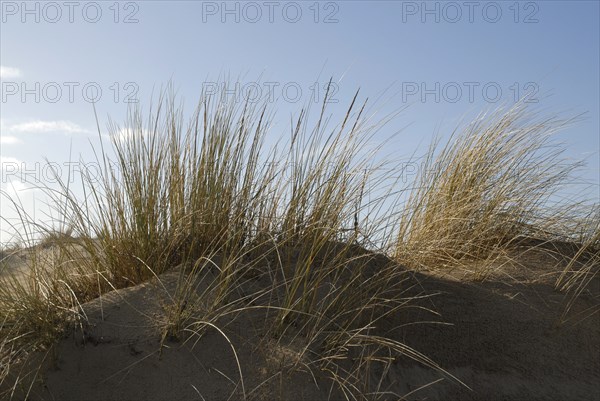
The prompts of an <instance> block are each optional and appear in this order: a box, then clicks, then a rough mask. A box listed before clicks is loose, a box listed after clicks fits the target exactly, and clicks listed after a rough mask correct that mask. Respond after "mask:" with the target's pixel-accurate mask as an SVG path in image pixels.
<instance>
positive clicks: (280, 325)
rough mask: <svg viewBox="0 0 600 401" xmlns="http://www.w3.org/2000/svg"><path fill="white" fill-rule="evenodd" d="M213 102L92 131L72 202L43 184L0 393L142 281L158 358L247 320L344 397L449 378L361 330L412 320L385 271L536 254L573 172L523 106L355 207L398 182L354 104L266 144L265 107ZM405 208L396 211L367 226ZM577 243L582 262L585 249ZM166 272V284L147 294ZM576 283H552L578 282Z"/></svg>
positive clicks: (481, 124)
mask: <svg viewBox="0 0 600 401" xmlns="http://www.w3.org/2000/svg"><path fill="white" fill-rule="evenodd" d="M234 98H235V97H234ZM230 99H231V98H227V96H226V95H223V97H221V98H219V97H214V96H208V95H202V97H201V100H200V102H199V104H198V107H197V108H196V110H195V112H194V113H193V115H192V116H191V118H190V120H189V121H188V122H187V123H186V122H185V121H184V118H183V112H182V109H181V108H180V107H178V106H177V105H176V103H175V97H174V96H172V95H169V94H168V93H165V94H164V95H163V96H161V98H160V99H159V101H158V104H157V108H156V109H155V110H150V112H149V113H148V116H147V117H146V120H144V117H143V115H142V112H141V110H140V109H132V110H130V112H129V114H128V117H127V120H126V122H125V124H124V126H119V125H117V124H114V123H111V124H110V125H109V133H110V134H111V146H110V147H106V148H105V147H104V144H102V143H101V145H100V147H97V148H96V151H97V160H96V161H97V163H98V165H99V166H100V176H96V175H93V174H91V172H90V171H88V170H87V169H86V167H85V163H84V162H82V163H81V168H80V171H81V175H80V176H79V179H80V181H79V182H78V185H80V187H81V189H82V191H83V197H80V196H78V195H76V194H75V191H74V190H73V188H72V184H71V183H70V182H65V181H61V180H60V177H59V176H58V174H57V176H56V181H58V182H59V186H60V190H58V191H56V190H52V191H50V190H49V191H48V193H49V195H50V196H51V198H52V199H53V207H54V208H55V211H56V213H57V214H58V215H59V218H60V220H61V221H63V222H65V223H66V225H67V226H68V227H69V232H68V235H66V234H65V235H58V234H56V232H55V231H52V230H49V229H45V231H46V233H47V234H48V235H47V236H46V238H47V239H46V241H45V242H46V243H48V244H49V245H48V247H49V249H46V250H45V253H44V254H43V255H42V254H39V250H38V249H34V250H33V255H34V256H33V257H31V258H29V263H30V272H29V273H28V274H26V275H24V276H19V277H17V276H15V275H11V274H8V275H2V276H1V277H0V280H1V283H0V284H2V286H1V287H0V313H1V315H0V319H1V322H2V323H1V326H0V336H1V337H0V338H2V342H0V351H1V353H0V358H2V360H3V366H5V367H6V368H5V369H4V370H3V371H2V372H1V374H2V380H4V379H6V378H7V377H9V376H10V377H12V378H13V379H14V378H15V376H16V377H17V379H16V382H19V381H20V382H24V380H23V377H22V376H21V373H19V372H16V373H15V372H12V371H11V365H14V366H16V365H17V364H16V361H17V360H19V359H23V358H24V357H26V356H27V354H29V353H30V352H31V351H32V350H34V349H51V347H52V344H53V342H54V341H56V340H57V339H59V338H60V336H61V335H62V333H64V332H65V330H67V328H68V327H69V326H72V325H73V324H75V325H79V326H80V327H81V326H82V325H85V313H84V312H83V309H82V308H81V304H83V303H85V302H87V301H89V300H92V299H94V298H97V297H98V296H100V295H102V294H105V293H107V292H109V291H112V290H115V289H120V288H124V287H129V286H133V285H136V284H139V283H142V282H146V281H148V280H151V279H153V280H155V281H157V282H158V285H159V286H160V287H161V288H162V291H163V294H164V299H163V300H162V302H163V306H164V308H163V314H162V316H161V317H159V318H157V319H156V321H155V325H156V330H157V335H159V336H160V337H161V344H164V342H165V341H166V340H168V339H180V340H183V341H190V338H197V337H198V336H201V335H202V333H203V332H204V331H205V330H217V331H218V332H219V333H220V334H221V335H223V336H224V337H225V338H227V341H229V338H228V337H227V335H226V333H225V331H224V329H223V330H222V327H224V326H223V325H226V324H225V322H227V321H229V320H230V319H234V318H235V317H236V316H239V315H241V314H244V313H254V312H255V311H259V312H260V313H261V315H260V320H259V322H260V324H257V326H258V328H257V330H258V331H260V332H261V333H262V334H263V335H264V336H265V337H268V338H274V339H275V341H278V342H284V341H287V340H286V339H289V338H293V339H297V338H299V337H301V338H302V339H303V340H302V344H303V345H302V347H301V349H300V350H299V354H300V355H302V356H307V358H308V359H307V358H298V359H297V362H296V363H295V366H294V368H302V369H307V370H309V371H314V372H322V373H324V374H325V375H326V376H327V377H329V379H331V383H333V384H334V386H335V387H336V388H337V390H339V391H340V392H341V393H343V394H344V395H345V396H346V397H348V398H352V399H374V398H376V396H378V395H379V396H383V394H385V392H386V391H387V390H386V389H384V388H383V387H382V383H383V376H384V375H385V372H387V371H388V368H389V366H390V365H391V364H392V363H393V361H394V360H395V359H396V358H398V357H400V356H402V355H405V356H409V357H410V358H413V359H414V360H417V361H419V362H420V363H422V364H424V365H426V366H428V367H430V368H433V369H437V370H438V371H440V372H442V374H443V375H445V376H446V377H447V378H450V379H452V380H455V381H458V379H456V378H454V377H452V376H451V375H449V374H447V373H444V372H443V370H442V368H441V367H440V366H438V365H437V364H436V363H435V362H434V361H431V360H430V359H428V358H427V357H426V356H424V355H423V354H421V353H419V352H417V351H415V350H412V349H410V348H409V347H407V346H405V345H404V344H402V343H401V342H399V341H398V340H397V339H394V338H393V337H391V336H388V335H387V333H386V332H382V331H381V330H378V326H379V325H380V323H381V322H382V321H383V320H384V319H386V318H388V317H390V316H392V315H395V314H398V313H401V312H402V310H403V309H404V308H409V307H411V299H410V298H409V297H407V296H406V295H405V290H406V288H405V280H404V278H405V275H406V270H405V269H404V268H402V266H401V264H406V265H408V266H410V267H418V268H420V267H427V268H430V269H439V268H443V267H445V266H454V267H456V266H459V267H460V266H463V267H465V268H466V267H467V266H468V264H469V263H470V262H472V261H482V260H483V261H486V263H487V262H490V261H491V260H495V259H497V258H498V257H499V256H500V255H503V254H504V253H503V252H504V251H505V250H506V249H508V248H509V247H510V246H511V245H513V244H515V243H517V242H518V241H519V240H520V239H522V238H524V237H531V236H535V237H540V238H542V239H548V240H550V239H551V238H550V237H549V234H548V233H551V232H552V227H554V226H555V224H556V223H557V220H560V218H559V217H560V215H559V216H558V217H557V216H553V217H548V215H547V214H545V213H546V212H547V206H549V205H550V203H549V201H550V199H551V198H552V196H553V195H555V194H556V192H557V191H558V190H559V189H560V188H561V186H562V185H563V184H564V183H565V182H566V180H567V179H568V177H569V176H570V174H571V173H572V172H573V171H574V170H575V169H576V168H577V167H578V165H577V163H563V162H562V159H561V148H560V147H553V146H549V139H550V137H551V135H552V133H553V132H555V131H556V130H557V129H559V128H561V127H563V126H565V125H566V124H568V123H569V122H570V121H563V120H558V119H545V120H544V119H539V118H537V119H536V118H533V117H532V116H531V115H530V114H529V113H528V112H527V110H526V109H525V108H524V106H523V104H519V105H517V106H515V107H514V108H512V109H510V110H507V111H498V112H497V113H493V114H491V115H489V116H482V117H480V118H478V119H477V120H476V121H475V122H474V123H473V124H472V125H471V126H469V127H468V128H467V129H466V131H465V132H463V133H461V134H458V133H457V134H455V135H454V136H453V137H452V140H451V141H450V142H449V143H448V145H446V146H445V147H443V148H442V149H441V150H438V149H437V148H436V146H432V147H431V149H430V150H429V152H428V154H427V156H426V158H425V162H424V166H423V167H424V168H423V169H422V170H421V171H420V174H419V176H418V178H417V180H416V182H415V187H414V189H413V190H412V191H410V192H407V191H404V190H402V189H401V188H400V189H398V188H391V187H390V188H384V189H383V190H384V194H385V195H384V196H376V197H375V200H372V201H370V202H369V203H366V202H364V199H368V198H369V188H371V186H370V185H368V184H370V183H383V182H394V181H393V179H391V178H393V175H394V174H395V173H397V171H393V170H390V169H389V168H379V167H383V166H384V165H385V163H383V164H378V165H377V164H376V165H375V166H374V160H375V159H376V157H375V156H376V155H377V151H378V150H379V148H375V149H373V150H372V151H371V152H368V151H367V152H365V150H364V149H365V148H367V145H368V144H369V143H370V141H372V139H373V136H374V134H375V133H376V132H377V130H378V129H379V128H381V125H382V124H381V123H378V122H372V121H370V120H371V118H370V117H369V116H367V113H366V111H365V110H366V107H365V106H366V102H365V103H362V104H359V103H358V94H357V95H356V96H355V97H354V98H353V99H352V101H351V103H350V105H349V107H348V109H347V110H346V112H345V114H344V115H343V116H342V118H341V120H340V123H339V124H338V125H337V126H335V127H330V126H329V125H328V123H327V122H328V121H329V117H328V116H327V114H326V113H327V111H326V108H325V105H326V104H327V96H326V98H325V100H324V103H323V107H322V108H321V109H320V111H319V113H318V114H317V116H316V119H315V121H314V122H313V121H312V120H311V115H310V113H308V112H307V111H305V110H303V111H302V112H301V113H300V115H299V117H298V118H297V120H295V121H294V122H293V124H292V125H291V127H290V132H289V139H287V140H285V139H284V140H280V141H279V142H277V143H275V144H274V145H272V146H266V145H265V143H266V142H267V141H268V134H269V133H270V130H271V120H272V113H271V112H270V111H269V110H268V108H267V107H266V104H264V105H260V104H251V103H236V102H235V101H232V100H230ZM381 146H383V145H381ZM390 179H391V180H390ZM396 182H397V181H396ZM379 189H381V188H379ZM407 193H408V198H407V199H408V200H407V201H406V203H405V204H403V208H402V209H401V210H393V208H392V209H390V210H389V212H387V213H383V214H382V215H377V216H376V215H375V212H373V211H381V210H382V208H385V207H387V206H386V205H402V202H401V201H400V200H399V198H398V197H401V196H404V195H406V194H407ZM14 205H18V203H17V202H15V203H14ZM371 213H373V214H371ZM21 216H23V217H22V219H23V222H22V223H23V225H27V224H28V223H31V226H33V227H37V226H36V225H35V224H37V223H35V222H32V221H30V219H29V218H28V216H27V215H26V214H23V213H22V214H21ZM398 216H399V220H398V219H397V217H398ZM395 219H396V220H398V221H397V223H396V224H395V225H392V224H391V223H390V222H391V221H394V220H395ZM367 222H368V223H367ZM42 230H44V229H43V228H42ZM596 232H597V231H596ZM371 233H388V234H386V235H385V238H379V239H378V240H377V241H375V240H374V238H371V237H370V236H371ZM594 238H595V239H594ZM373 241H374V242H377V243H378V244H377V245H379V247H377V246H373V244H372V242H373ZM587 241H589V243H590V244H591V245H589V246H588V247H587V248H586V249H588V250H590V249H595V248H593V247H594V246H596V247H597V243H598V239H597V236H596V237H593V238H591V239H589V240H587ZM586 243H587V242H586ZM367 244H368V245H367ZM390 244H392V247H391V249H392V250H391V251H388V255H383V253H384V250H385V249H386V247H385V246H386V245H387V246H388V247H389V245H390ZM367 248H369V249H367ZM595 252H597V251H595ZM388 256H389V257H391V258H388ZM175 269H177V270H176V272H177V279H176V280H175V282H174V285H169V284H168V283H166V282H162V281H161V280H164V276H163V275H162V274H163V273H165V272H168V271H170V270H175ZM578 277H580V276H577V277H575V276H574V277H573V279H572V281H565V280H566V278H562V279H561V280H562V281H561V283H572V282H578V283H581V282H584V281H585V280H587V278H586V279H583V280H584V281H582V279H579V278H578ZM585 277H588V276H587V275H586V276H585ZM573 280H574V281H573ZM568 285H571V286H573V285H575V284H568ZM229 343H230V344H231V342H229ZM232 350H233V352H234V353H235V348H234V347H233V346H232ZM236 360H237V354H236ZM238 364H239V361H238ZM238 368H239V377H240V379H239V380H240V382H241V385H240V386H239V388H238V387H236V388H238V390H237V391H240V394H238V395H239V396H240V397H244V398H245V397H246V396H247V393H249V392H251V390H250V389H246V387H245V386H244V381H243V378H244V374H243V371H244V369H245V368H246V367H244V366H238ZM373 372H381V373H380V376H379V377H378V378H377V379H374V378H373V374H372V373H373ZM14 388H15V387H14V386H12V389H14ZM247 390H248V391H247ZM401 395H402V394H397V396H401Z"/></svg>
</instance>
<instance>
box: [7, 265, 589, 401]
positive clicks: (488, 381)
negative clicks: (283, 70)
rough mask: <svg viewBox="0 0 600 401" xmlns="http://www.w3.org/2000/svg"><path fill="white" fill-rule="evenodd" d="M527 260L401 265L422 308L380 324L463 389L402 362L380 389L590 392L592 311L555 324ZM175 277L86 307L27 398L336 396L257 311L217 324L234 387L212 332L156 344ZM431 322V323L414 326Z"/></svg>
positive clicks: (543, 284) (551, 296)
mask: <svg viewBox="0 0 600 401" xmlns="http://www.w3.org/2000/svg"><path fill="white" fill-rule="evenodd" d="M527 263H529V264H532V268H531V269H529V270H527V272H528V273H526V274H523V271H524V270H523V269H520V270H518V272H521V277H516V276H517V274H516V273H517V271H515V272H512V273H514V274H511V276H512V277H513V278H512V279H509V278H507V277H506V276H503V277H502V278H501V279H493V278H492V279H490V280H489V281H486V282H483V283H481V282H474V281H472V280H465V279H464V278H462V279H459V278H457V277H452V276H447V277H440V276H439V275H434V274H427V273H407V281H406V286H407V288H409V290H408V293H407V296H408V295H415V296H416V295H419V296H423V295H432V296H431V297H425V298H421V299H420V300H418V301H414V303H415V304H418V305H421V306H423V308H424V309H416V308H415V309H408V310H403V311H402V312H401V313H399V314H398V315H397V316H395V317H394V319H389V320H387V321H385V322H384V323H383V324H381V325H380V327H378V330H379V332H381V333H385V334H386V335H388V336H392V337H393V338H394V339H397V340H399V341H402V342H404V343H405V344H407V345H409V346H411V347H413V348H415V349H417V350H419V351H421V352H423V353H424V354H426V355H427V356H429V357H430V358H431V359H433V360H434V361H436V362H438V363H439V364H440V365H441V366H442V367H443V368H445V369H446V370H447V371H448V372H449V373H451V374H453V375H454V376H456V377H458V378H459V379H460V380H462V381H463V382H464V383H465V384H467V385H468V386H469V387H470V388H471V389H472V390H469V389H467V388H465V387H463V386H460V385H458V384H456V383H455V382H451V381H449V380H447V379H444V377H443V376H441V375H440V373H438V372H436V371H433V370H431V369H429V368H425V367H423V366H422V365H419V364H418V363H416V362H414V361H412V360H410V359H408V358H400V359H398V360H396V361H395V362H394V363H393V365H392V367H391V369H390V371H389V372H388V374H387V376H386V378H385V380H384V382H383V383H382V387H383V388H387V389H389V390H390V391H393V392H394V393H396V394H408V395H407V397H406V399H411V400H412V399H414V400H421V399H428V400H490V401H492V400H515V401H516V400H519V401H521V400H598V399H600V314H596V315H594V316H592V317H590V318H588V319H585V320H583V321H579V322H578V323H577V324H575V325H572V324H571V325H565V326H561V327H558V326H557V325H556V322H557V320H558V318H559V316H560V312H561V304H562V302H564V299H565V296H564V295H563V294H561V293H558V292H556V291H555V290H554V289H553V288H552V286H551V285H550V284H549V282H548V281H549V280H546V279H544V275H543V274H541V273H540V272H542V271H544V270H545V269H546V266H545V263H548V261H545V260H544V259H543V258H538V257H532V258H531V260H528V261H527ZM536 269H537V270H536ZM177 274H178V273H177V272H170V273H167V274H166V275H164V276H162V277H161V281H162V285H164V287H163V286H162V285H157V284H156V282H149V283H145V284H143V285H140V286H137V287H133V288H128V289H124V290H119V291H115V292H112V293H109V294H106V295H104V296H103V297H101V298H100V299H97V300H94V301H92V302H90V303H88V304H86V305H85V307H84V310H85V312H86V314H87V317H88V319H89V326H88V327H86V328H85V330H84V331H82V330H76V331H75V332H74V333H73V334H71V335H69V336H68V337H67V338H65V339H63V340H62V341H61V342H60V344H59V346H58V349H57V355H58V358H57V359H56V361H54V362H52V363H47V364H46V366H45V368H44V371H43V372H42V373H41V375H40V378H41V380H39V381H38V382H37V384H36V385H35V387H34V388H33V391H32V393H31V394H32V396H31V399H32V400H61V401H63V400H64V401H67V400H73V401H75V400H98V401H100V400H203V399H204V400H227V399H231V400H237V399H240V398H241V397H242V396H243V393H244V392H245V394H246V396H247V397H248V398H249V399H258V400H326V399H332V400H338V399H340V400H341V399H344V398H343V397H342V395H341V394H340V392H339V391H337V390H336V389H335V388H334V389H332V388H331V383H330V381H329V380H328V379H327V378H326V376H325V374H324V373H323V372H319V371H317V370H315V369H313V370H312V373H309V372H308V371H307V370H306V369H304V371H303V369H302V366H304V362H307V361H306V358H309V356H308V355H306V354H305V355H300V354H299V350H301V349H302V346H303V338H302V337H301V336H298V337H296V338H283V339H281V340H279V341H277V340H275V339H274V338H270V337H265V336H264V335H263V333H261V327H262V325H264V322H263V321H262V319H265V318H266V317H265V315H264V313H263V312H261V311H253V312H248V313H245V314H244V315H241V316H238V317H237V318H236V319H228V320H227V321H224V320H222V321H220V322H219V327H220V328H221V329H222V330H223V331H224V333H225V334H226V335H227V336H228V338H229V339H230V340H231V342H232V345H233V346H234V347H235V349H236V351H237V357H238V358H239V361H240V365H241V367H242V374H243V376H244V385H245V386H244V388H243V389H242V387H241V385H240V381H239V377H240V374H239V371H238V369H237V364H236V359H235V356H234V354H233V352H232V349H231V345H230V344H229V343H228V341H227V340H226V339H225V338H224V336H223V335H222V334H221V333H219V332H218V331H217V330H215V329H213V328H207V329H206V331H205V332H204V335H203V336H202V337H191V339H190V341H188V342H177V341H167V342H166V343H165V344H164V347H163V348H162V350H161V348H160V338H159V336H158V335H157V331H156V327H154V322H156V321H157V319H160V316H161V313H162V310H163V305H164V303H165V299H166V298H165V288H166V289H167V290H169V289H172V288H173V287H174V285H175V282H176V280H177ZM598 294H600V287H599V285H598V282H595V283H593V285H592V286H591V292H588V293H586V294H584V295H582V296H581V297H580V299H579V300H578V301H577V303H576V305H575V306H574V309H573V311H572V313H573V314H574V315H576V314H577V313H579V312H581V311H585V310H586V309H588V308H590V307H596V308H597V307H598V300H599V298H598ZM425 308H426V309H431V310H434V311H436V312H437V313H438V314H439V315H435V314H433V313H432V312H428V311H426V310H425ZM431 321H437V322H440V323H422V324H413V323H414V322H431ZM441 323H444V324H441ZM196 340H197V341H196ZM292 365H296V366H298V367H299V369H296V370H290V369H289V368H290V366H292ZM282 371H283V373H281V372H282ZM374 379H375V377H374ZM435 381H437V382H436V383H435V384H433V385H431V386H426V385H427V384H428V383H431V382H435ZM422 386H426V387H425V388H422V389H420V390H418V389H419V388H420V387H422ZM417 390H418V391H417ZM17 399H18V398H17ZM389 399H397V398H394V397H390V398H389Z"/></svg>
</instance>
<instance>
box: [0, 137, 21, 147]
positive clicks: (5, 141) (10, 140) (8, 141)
mask: <svg viewBox="0 0 600 401" xmlns="http://www.w3.org/2000/svg"><path fill="white" fill-rule="evenodd" d="M17 143H23V141H21V140H20V139H19V138H17V137H16V136H11V135H0V144H2V145H15V144H17Z"/></svg>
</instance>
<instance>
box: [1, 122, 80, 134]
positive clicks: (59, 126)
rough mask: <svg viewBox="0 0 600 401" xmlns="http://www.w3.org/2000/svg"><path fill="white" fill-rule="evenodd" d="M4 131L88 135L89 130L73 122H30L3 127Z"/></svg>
mask: <svg viewBox="0 0 600 401" xmlns="http://www.w3.org/2000/svg"><path fill="white" fill-rule="evenodd" d="M3 131H5V132H10V133H13V134H14V133H27V134H45V133H53V132H58V133H61V132H62V133H65V134H86V133H89V131H88V130H86V129H85V128H82V127H81V126H79V125H77V124H75V123H74V122H71V121H65V120H60V121H42V120H36V121H28V122H24V123H19V124H13V125H9V126H6V127H3Z"/></svg>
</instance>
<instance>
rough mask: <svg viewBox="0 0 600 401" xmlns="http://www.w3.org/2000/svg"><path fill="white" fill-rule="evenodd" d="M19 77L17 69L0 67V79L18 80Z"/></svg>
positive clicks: (19, 73)
mask: <svg viewBox="0 0 600 401" xmlns="http://www.w3.org/2000/svg"><path fill="white" fill-rule="evenodd" d="M20 76H21V70H19V69H18V68H14V67H6V66H4V65H0V79H11V78H19V77H20Z"/></svg>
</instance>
